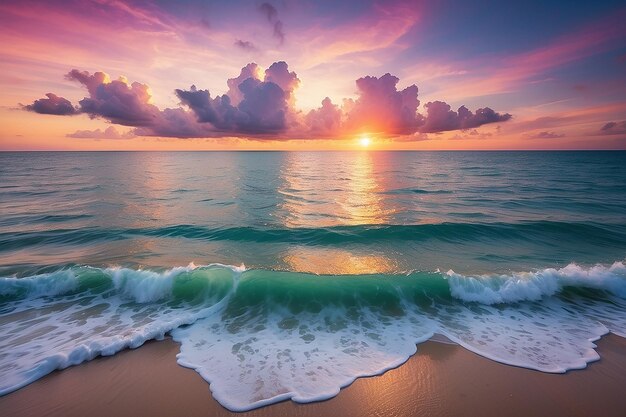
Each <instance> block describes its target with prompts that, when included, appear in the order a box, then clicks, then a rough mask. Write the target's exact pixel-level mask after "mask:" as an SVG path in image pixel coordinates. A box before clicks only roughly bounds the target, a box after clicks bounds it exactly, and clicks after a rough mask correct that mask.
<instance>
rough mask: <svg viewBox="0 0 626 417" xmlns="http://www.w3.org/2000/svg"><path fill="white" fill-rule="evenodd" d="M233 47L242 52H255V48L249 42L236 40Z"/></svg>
mask: <svg viewBox="0 0 626 417" xmlns="http://www.w3.org/2000/svg"><path fill="white" fill-rule="evenodd" d="M235 46H238V47H239V48H241V49H243V50H244V51H256V50H257V47H256V46H254V44H253V43H252V42H250V41H243V40H241V39H237V40H236V41H235Z"/></svg>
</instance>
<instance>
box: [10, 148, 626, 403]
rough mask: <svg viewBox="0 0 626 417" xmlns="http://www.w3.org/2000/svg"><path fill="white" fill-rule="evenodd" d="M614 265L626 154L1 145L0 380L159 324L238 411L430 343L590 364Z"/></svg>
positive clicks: (97, 350)
mask: <svg viewBox="0 0 626 417" xmlns="http://www.w3.org/2000/svg"><path fill="white" fill-rule="evenodd" d="M625 259H626V152H619V151H618V152H615V151H612V152H367V151H363V152H93V153H91V152H31V153H28V152H23V153H22V152H4V153H0V277H1V278H0V395H4V394H8V393H10V392H12V391H15V390H16V389H19V388H20V387H23V386H25V385H27V384H29V383H31V382H33V381H35V380H37V379H39V378H41V377H43V376H45V375H46V374H48V373H50V372H52V371H53V370H55V369H62V368H65V367H67V366H71V365H78V364H80V363H82V362H84V361H87V360H90V359H93V358H95V357H97V356H99V355H113V354H115V353H116V352H119V351H120V350H122V349H125V348H137V347H139V346H141V345H142V344H143V343H144V342H146V341H147V340H151V339H162V338H164V337H166V336H168V335H169V336H171V337H172V338H173V339H174V340H175V341H177V342H179V343H180V354H179V355H178V362H179V363H180V364H181V365H182V366H185V367H189V368H193V369H195V370H196V371H197V372H198V373H199V374H200V375H201V376H202V377H203V378H204V379H205V380H206V381H208V382H209V383H210V389H211V391H212V392H213V395H214V397H215V398H216V399H217V400H218V401H219V402H220V403H221V404H222V405H224V406H225V407H226V408H228V409H230V410H233V411H244V410H249V409H252V408H256V407H260V406H263V405H266V404H270V403H274V402H277V401H281V400H285V399H292V400H294V401H297V402H310V401H317V400H322V399H327V398H331V397H333V396H335V395H336V394H337V393H338V392H339V389H340V388H341V387H344V386H346V385H348V384H350V383H351V382H352V381H354V379H355V378H357V377H361V376H368V375H376V374H380V373H382V372H384V371H385V370H388V369H390V368H393V367H396V366H399V365H401V364H402V363H404V362H405V361H406V360H407V359H408V358H409V357H410V356H411V355H413V354H414V353H415V352H416V350H419V343H421V342H424V341H426V340H429V339H431V338H433V337H434V338H435V339H437V340H441V341H445V342H448V343H456V344H458V345H460V346H462V347H463V348H466V349H468V350H470V351H472V352H475V353H477V354H479V355H482V356H484V357H486V358H489V359H492V360H494V361H498V362H501V363H505V364H509V365H514V366H520V367H525V368H529V369H534V370H538V371H543V372H555V373H560V372H565V371H567V370H571V369H580V368H584V367H585V366H586V365H587V364H588V363H589V362H592V361H595V360H597V359H599V356H598V354H597V353H596V351H595V350H594V347H595V345H594V343H593V342H594V341H595V340H597V339H598V338H600V337H601V336H602V335H604V334H607V333H608V332H612V333H614V334H616V335H619V336H622V337H626V266H625V264H624V263H625Z"/></svg>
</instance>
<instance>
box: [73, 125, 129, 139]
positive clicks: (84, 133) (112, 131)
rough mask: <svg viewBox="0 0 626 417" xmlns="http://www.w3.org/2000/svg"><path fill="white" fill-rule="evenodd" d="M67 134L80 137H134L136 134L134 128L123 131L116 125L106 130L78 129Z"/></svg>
mask: <svg viewBox="0 0 626 417" xmlns="http://www.w3.org/2000/svg"><path fill="white" fill-rule="evenodd" d="M66 136H67V137H68V138H79V139H132V138H134V137H135V136H136V135H135V133H134V132H133V131H132V130H129V131H128V132H124V133H122V132H119V131H118V130H117V129H116V128H115V126H109V127H108V128H106V129H105V130H100V129H96V130H77V131H76V132H74V133H68V134H67V135H66Z"/></svg>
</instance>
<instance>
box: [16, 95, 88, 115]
mask: <svg viewBox="0 0 626 417" xmlns="http://www.w3.org/2000/svg"><path fill="white" fill-rule="evenodd" d="M46 97H48V98H40V99H39V100H35V101H34V102H33V104H28V105H26V106H24V109H25V110H28V111H32V112H35V113H40V114H54V115H57V116H67V115H71V114H76V113H77V111H76V109H75V108H74V106H72V103H71V102H70V101H69V100H68V99H66V98H63V97H59V96H57V95H56V94H52V93H48V94H46Z"/></svg>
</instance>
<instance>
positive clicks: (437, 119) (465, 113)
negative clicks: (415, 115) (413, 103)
mask: <svg viewBox="0 0 626 417" xmlns="http://www.w3.org/2000/svg"><path fill="white" fill-rule="evenodd" d="M424 107H425V108H426V118H425V119H424V124H423V126H421V127H420V132H424V133H434V132H444V131H448V130H466V129H472V128H475V127H479V126H482V125H485V124H488V123H496V122H505V121H507V120H509V119H510V118H511V115H510V114H508V113H505V114H500V113H496V112H495V111H493V110H492V109H490V108H489V107H485V108H482V109H478V110H476V112H475V113H472V112H471V111H470V110H468V109H467V107H465V106H461V107H459V109H458V110H457V111H453V110H451V108H450V105H449V104H447V103H444V102H443V101H433V102H430V103H426V104H425V105H424Z"/></svg>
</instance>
